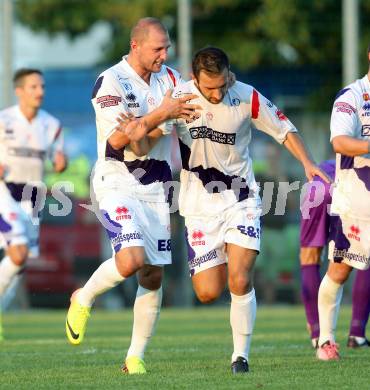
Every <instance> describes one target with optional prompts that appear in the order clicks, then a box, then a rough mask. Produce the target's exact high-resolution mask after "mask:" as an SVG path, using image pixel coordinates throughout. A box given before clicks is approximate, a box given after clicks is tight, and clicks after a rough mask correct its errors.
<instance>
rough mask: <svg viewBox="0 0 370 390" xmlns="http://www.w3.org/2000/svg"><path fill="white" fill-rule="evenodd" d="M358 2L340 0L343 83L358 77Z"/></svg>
mask: <svg viewBox="0 0 370 390" xmlns="http://www.w3.org/2000/svg"><path fill="white" fill-rule="evenodd" d="M358 41H359V2H358V0H342V42H343V45H342V68H343V75H342V77H343V85H348V84H350V83H352V82H353V81H354V80H356V79H357V78H358V77H359V61H358Z"/></svg>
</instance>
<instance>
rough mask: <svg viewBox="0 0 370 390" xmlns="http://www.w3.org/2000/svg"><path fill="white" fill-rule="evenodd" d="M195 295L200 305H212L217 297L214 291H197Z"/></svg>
mask: <svg viewBox="0 0 370 390" xmlns="http://www.w3.org/2000/svg"><path fill="white" fill-rule="evenodd" d="M196 294H197V298H198V299H199V300H200V302H202V303H212V302H214V301H215V300H216V299H217V298H218V297H219V294H217V293H216V292H215V291H197V292H196Z"/></svg>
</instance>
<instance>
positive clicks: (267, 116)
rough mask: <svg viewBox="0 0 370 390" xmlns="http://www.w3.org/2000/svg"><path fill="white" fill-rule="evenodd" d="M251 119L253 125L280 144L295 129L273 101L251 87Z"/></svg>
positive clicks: (295, 130)
mask: <svg viewBox="0 0 370 390" xmlns="http://www.w3.org/2000/svg"><path fill="white" fill-rule="evenodd" d="M250 109H251V121H252V124H253V126H254V127H255V128H256V129H258V130H260V131H263V132H264V133H266V134H268V135H270V136H271V137H273V138H274V139H275V140H276V141H277V142H279V143H280V144H282V143H283V142H284V141H285V139H286V136H287V134H288V133H295V132H297V129H296V128H295V127H294V125H293V124H292V123H291V122H290V121H289V119H288V118H287V117H286V116H285V115H284V114H283V112H282V111H281V110H279V109H278V108H277V107H276V106H275V105H274V104H273V103H271V102H270V101H269V100H268V99H266V98H265V97H264V96H263V95H261V94H260V93H259V92H257V91H256V90H255V89H253V92H252V97H251V104H250Z"/></svg>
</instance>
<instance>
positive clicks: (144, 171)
mask: <svg viewBox="0 0 370 390" xmlns="http://www.w3.org/2000/svg"><path fill="white" fill-rule="evenodd" d="M180 80H181V78H180V75H179V73H178V72H176V71H175V70H173V69H171V68H169V67H167V66H162V69H161V71H160V72H159V73H152V74H151V77H150V85H148V84H147V83H146V82H145V81H144V80H143V79H142V78H141V77H140V76H139V75H138V74H137V73H136V72H135V71H134V70H133V69H132V68H131V66H130V65H129V64H128V63H127V61H126V58H125V57H123V58H122V61H120V62H119V63H118V64H116V65H114V66H112V67H111V68H109V69H107V70H106V71H104V72H103V73H101V74H100V76H99V77H98V79H97V81H96V83H95V86H94V90H93V95H92V104H93V107H94V110H95V114H96V127H97V132H98V137H97V139H98V161H97V163H96V166H95V176H94V190H95V195H96V196H97V199H98V200H99V198H101V196H103V195H104V194H105V193H106V192H107V191H110V190H111V189H119V190H120V192H121V193H125V194H127V195H132V196H134V197H135V198H137V199H141V200H146V201H152V202H164V201H165V200H166V192H167V191H166V189H165V186H164V183H166V182H168V181H171V168H170V154H171V138H170V137H169V136H163V137H161V138H160V139H159V140H158V142H157V143H156V144H155V146H154V147H153V148H152V149H151V151H150V152H149V153H148V154H147V155H146V156H142V157H138V156H136V155H135V154H134V153H133V151H132V150H131V149H130V146H129V145H127V146H125V147H123V148H122V149H120V150H114V149H113V148H112V147H111V146H110V144H109V143H108V138H109V137H110V136H111V135H112V133H113V132H114V131H115V127H116V125H117V120H116V118H117V117H118V116H119V114H120V113H123V114H125V115H127V114H132V115H134V116H135V117H137V118H139V117H142V116H144V115H146V114H148V113H149V112H151V111H153V110H154V109H155V108H157V107H158V106H159V105H160V104H161V102H162V99H163V96H164V95H165V93H166V92H167V91H168V90H169V89H173V88H174V87H175V86H176V85H177V84H178V83H179V82H180Z"/></svg>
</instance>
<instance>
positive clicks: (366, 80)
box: [362, 73, 370, 91]
mask: <svg viewBox="0 0 370 390" xmlns="http://www.w3.org/2000/svg"><path fill="white" fill-rule="evenodd" d="M362 81H363V82H364V84H365V86H366V89H367V90H368V91H370V80H369V77H368V76H367V73H366V74H365V76H364V77H363V78H362Z"/></svg>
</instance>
